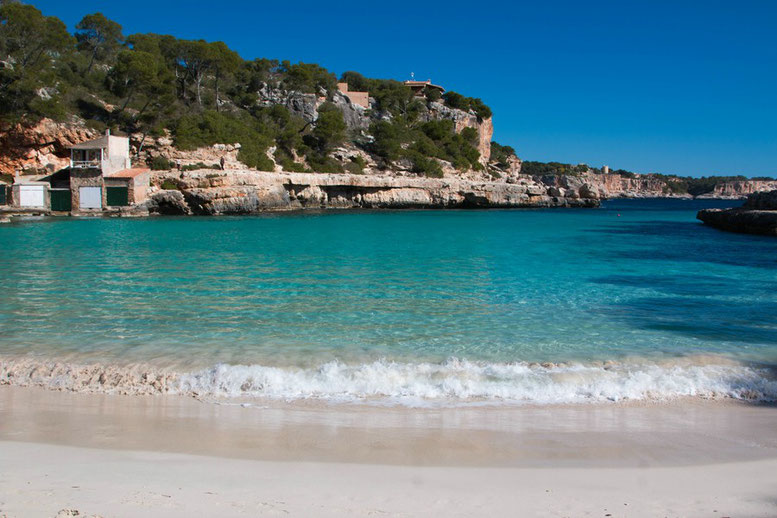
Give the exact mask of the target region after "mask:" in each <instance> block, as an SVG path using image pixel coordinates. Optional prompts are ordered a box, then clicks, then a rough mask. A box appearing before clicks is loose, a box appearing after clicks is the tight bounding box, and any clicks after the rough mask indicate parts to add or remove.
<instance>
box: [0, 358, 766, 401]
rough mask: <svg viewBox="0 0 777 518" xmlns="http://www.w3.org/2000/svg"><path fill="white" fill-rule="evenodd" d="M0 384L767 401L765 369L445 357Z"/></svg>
mask: <svg viewBox="0 0 777 518" xmlns="http://www.w3.org/2000/svg"><path fill="white" fill-rule="evenodd" d="M0 384H6V385H16V386H40V387H46V388H50V389H57V390H71V391H77V392H102V393H119V394H182V395H197V396H199V397H209V398H219V399H234V398H239V399H241V400H244V399H245V398H269V399H282V400H301V399H315V400H325V401H333V402H372V403H392V404H404V405H408V406H419V405H420V406H424V405H440V404H442V405H449V404H453V405H456V404H469V403H483V402H485V403H493V404H539V405H544V404H574V403H596V402H608V401H610V402H617V401H624V400H629V401H635V400H636V401H639V400H657V401H658V400H669V399H674V398H679V397H699V398H733V399H745V400H751V401H776V400H777V377H776V376H775V374H774V372H772V371H771V370H770V369H767V368H764V367H759V366H753V365H746V364H741V363H736V362H733V361H731V360H728V359H725V358H722V357H707V356H696V357H687V358H679V359H672V360H666V361H661V362H657V361H648V360H644V359H632V360H623V361H618V362H606V363H601V362H596V363H566V364H536V363H526V362H515V363H488V362H475V361H466V360H459V359H455V358H453V359H449V360H447V361H445V362H442V363H402V362H393V361H388V360H377V361H374V362H370V363H363V364H358V365H349V364H346V363H342V362H338V361H332V362H328V363H325V364H322V365H320V366H318V367H316V368H308V369H305V368H294V367H283V368H281V367H270V366H262V365H226V364H219V365H215V366H213V367H211V368H208V369H204V370H200V371H197V372H188V373H179V372H173V371H166V370H160V369H154V368H151V367H148V366H143V365H132V366H115V365H107V366H106V365H100V364H88V365H76V364H72V363H62V362H50V361H49V362H47V361H41V360H37V359H0Z"/></svg>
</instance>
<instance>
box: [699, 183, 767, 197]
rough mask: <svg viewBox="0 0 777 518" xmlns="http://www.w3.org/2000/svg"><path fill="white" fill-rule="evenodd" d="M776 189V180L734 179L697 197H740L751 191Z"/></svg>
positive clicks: (751, 192)
mask: <svg viewBox="0 0 777 518" xmlns="http://www.w3.org/2000/svg"><path fill="white" fill-rule="evenodd" d="M774 189H777V181H772V180H736V181H732V182H723V183H720V184H718V185H716V186H715V188H714V189H713V190H712V192H710V193H707V194H702V195H700V196H699V198H728V199H740V198H744V197H745V196H748V195H750V194H753V193H757V192H764V191H771V190H774Z"/></svg>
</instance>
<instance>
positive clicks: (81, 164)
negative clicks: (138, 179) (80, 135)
mask: <svg viewBox="0 0 777 518" xmlns="http://www.w3.org/2000/svg"><path fill="white" fill-rule="evenodd" d="M130 167H131V166H130V148H129V139H128V138H127V137H116V136H113V135H111V131H110V130H108V131H106V132H105V135H103V136H102V137H100V138H98V139H94V140H89V141H87V142H82V143H80V144H76V145H75V146H73V147H71V148H70V168H71V169H83V168H89V169H100V170H101V171H102V173H103V175H109V174H111V173H115V172H117V171H121V170H123V169H129V168H130Z"/></svg>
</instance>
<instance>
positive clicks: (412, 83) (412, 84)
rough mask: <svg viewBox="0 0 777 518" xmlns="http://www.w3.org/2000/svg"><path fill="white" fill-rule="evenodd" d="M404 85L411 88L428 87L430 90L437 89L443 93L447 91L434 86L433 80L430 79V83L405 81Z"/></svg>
mask: <svg viewBox="0 0 777 518" xmlns="http://www.w3.org/2000/svg"><path fill="white" fill-rule="evenodd" d="M403 84H404V85H405V86H410V87H413V86H428V87H430V88H437V89H438V90H442V91H443V92H444V91H445V88H443V87H442V86H440V85H435V84H432V80H431V79H429V80H428V81H404V83H403Z"/></svg>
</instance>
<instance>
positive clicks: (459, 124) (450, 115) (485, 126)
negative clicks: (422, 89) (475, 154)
mask: <svg viewBox="0 0 777 518" xmlns="http://www.w3.org/2000/svg"><path fill="white" fill-rule="evenodd" d="M421 118H422V119H425V120H427V121H429V120H445V119H448V120H452V121H453V123H454V128H455V130H456V133H461V131H462V130H463V129H464V128H474V129H475V130H477V132H478V146H477V148H478V151H479V152H480V162H481V163H482V164H483V165H486V164H487V163H488V161H489V159H490V158H491V139H492V138H493V136H494V121H493V119H492V118H491V117H489V118H487V119H480V118H478V116H477V115H476V114H475V112H472V111H467V112H465V111H463V110H459V109H456V108H451V107H449V106H446V105H445V104H443V103H441V102H431V103H429V105H428V109H427V111H426V112H425V113H423V114H422V116H421Z"/></svg>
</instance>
